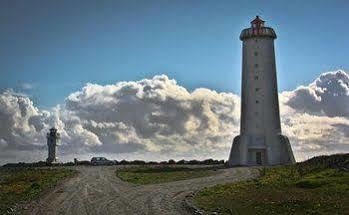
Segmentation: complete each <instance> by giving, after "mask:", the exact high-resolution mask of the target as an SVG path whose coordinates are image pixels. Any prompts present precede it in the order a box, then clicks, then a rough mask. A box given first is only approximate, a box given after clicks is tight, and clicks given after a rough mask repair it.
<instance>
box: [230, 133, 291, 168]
mask: <svg viewBox="0 0 349 215" xmlns="http://www.w3.org/2000/svg"><path fill="white" fill-rule="evenodd" d="M258 138H259V139H260V137H258ZM263 140H265V142H264V141H261V142H256V141H255V137H254V136H247V135H239V136H236V137H235V138H234V141H233V145H232V147H231V151H230V156H229V160H228V164H229V166H255V165H284V164H291V163H295V159H294V156H293V153H292V148H291V145H290V141H289V140H288V138H287V137H286V136H284V135H281V134H279V135H273V136H271V137H264V138H263ZM258 143H262V144H258ZM265 143H266V144H265Z"/></svg>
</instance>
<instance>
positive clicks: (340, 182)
mask: <svg viewBox="0 0 349 215" xmlns="http://www.w3.org/2000/svg"><path fill="white" fill-rule="evenodd" d="M348 168H349V154H346V155H332V156H321V157H316V158H313V159H310V160H308V161H305V162H302V163H298V164H295V165H290V166H284V167H274V168H264V169H262V170H261V177H259V178H258V179H255V180H252V181H246V182H239V183H233V184H226V185H217V186H214V187H211V188H205V189H203V190H201V191H199V192H198V193H197V195H196V196H195V197H194V198H193V203H194V205H196V206H197V207H199V208H201V209H203V210H205V211H209V212H213V211H215V212H218V213H220V214H349V172H348Z"/></svg>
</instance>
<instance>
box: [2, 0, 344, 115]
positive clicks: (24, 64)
mask: <svg viewBox="0 0 349 215" xmlns="http://www.w3.org/2000/svg"><path fill="white" fill-rule="evenodd" d="M348 9H349V2H348V1H344V0H343V1H222V0H220V1H208V0H207V1H205V0H201V1H197V0H195V1H188V0H177V1H165V0H158V1H151V0H149V1H141V0H139V1H68V0H66V1H54V2H53V1H24V0H23V1H19V0H15V1H12V0H11V1H10V0H5V1H1V2H0V74H1V79H0V90H4V89H7V88H12V89H14V90H15V91H22V92H24V93H27V94H28V95H30V97H31V99H32V100H33V101H34V103H35V104H36V105H37V106H39V107H41V108H50V107H53V106H55V105H56V104H60V103H63V102H64V99H65V98H66V96H68V95H69V94H70V93H72V92H74V91H77V90H79V89H80V88H81V87H82V86H84V85H85V84H86V83H87V82H91V83H98V84H112V83H116V82H118V81H131V80H140V79H143V78H152V77H153V76H154V75H156V74H166V75H167V76H168V77H170V78H173V79H176V80H177V81H178V82H179V84H180V85H182V86H184V87H186V88H187V89H189V90H193V89H195V88H198V87H207V88H210V89H213V90H217V91H219V92H220V91H225V92H234V93H238V94H239V93H240V81H241V79H240V78H241V41H240V40H239V34H240V32H241V30H242V29H243V28H246V27H249V22H250V20H251V19H252V18H253V17H254V16H255V15H260V16H261V17H262V18H263V19H264V20H266V21H267V23H266V25H268V26H271V27H273V28H274V29H275V31H276V33H277V35H278V39H277V40H276V41H275V43H276V60H277V68H278V81H279V91H284V90H292V89H294V88H296V87H297V86H299V85H301V84H308V83H309V82H311V81H312V80H313V79H314V78H316V77H317V76H318V75H319V74H321V73H323V72H325V71H331V70H336V69H344V70H346V71H348V70H349V61H348V54H347V50H348V49H349V42H348V35H349V30H348V27H347V26H348V24H347V22H348V20H349V13H347V11H348ZM25 84H26V85H25ZM23 85H24V87H23ZM30 86H32V88H31V87H30ZM30 88H31V89H30Z"/></svg>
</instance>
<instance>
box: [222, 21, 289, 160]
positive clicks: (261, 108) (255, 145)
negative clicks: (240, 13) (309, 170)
mask: <svg viewBox="0 0 349 215" xmlns="http://www.w3.org/2000/svg"><path fill="white" fill-rule="evenodd" d="M274 39H276V34H275V32H274V30H273V29H272V28H270V27H265V26H264V21H263V20H261V19H260V18H259V17H258V16H257V17H256V18H255V19H254V20H252V21H251V27H250V28H247V29H244V30H243V31H242V32H241V35H240V40H242V42H243V44H242V84H241V122H240V123H241V124H240V135H239V136H237V137H235V138H234V141H233V145H232V148H231V151H230V156H229V161H228V163H229V165H277V164H287V163H294V162H295V159H294V156H293V152H292V149H291V146H290V142H289V140H288V138H287V137H286V136H284V135H282V134H281V126H280V115H279V100H278V90H277V78H276V65H275V52H274Z"/></svg>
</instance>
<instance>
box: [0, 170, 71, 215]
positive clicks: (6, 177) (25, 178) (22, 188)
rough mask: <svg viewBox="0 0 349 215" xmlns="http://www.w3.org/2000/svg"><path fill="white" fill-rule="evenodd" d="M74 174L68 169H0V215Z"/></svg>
mask: <svg viewBox="0 0 349 215" xmlns="http://www.w3.org/2000/svg"><path fill="white" fill-rule="evenodd" d="M75 173H76V172H75V171H73V170H68V169H48V168H45V169H44V168H40V169H39V168H0V214H5V213H6V211H7V210H8V209H9V208H10V207H13V206H14V205H15V204H16V203H19V202H22V201H27V200H31V199H33V198H35V197H37V196H38V195H39V194H40V192H41V191H43V190H44V189H46V188H49V187H51V186H54V185H56V184H57V182H58V181H59V180H61V179H63V178H66V177H68V176H72V175H74V174H75Z"/></svg>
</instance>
